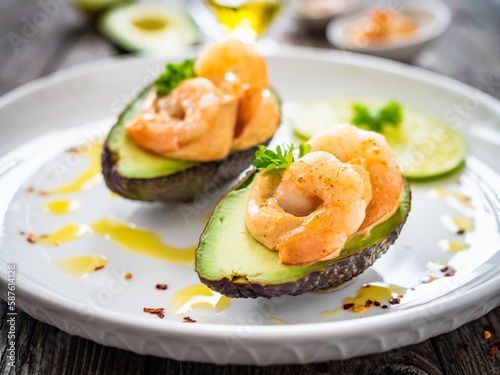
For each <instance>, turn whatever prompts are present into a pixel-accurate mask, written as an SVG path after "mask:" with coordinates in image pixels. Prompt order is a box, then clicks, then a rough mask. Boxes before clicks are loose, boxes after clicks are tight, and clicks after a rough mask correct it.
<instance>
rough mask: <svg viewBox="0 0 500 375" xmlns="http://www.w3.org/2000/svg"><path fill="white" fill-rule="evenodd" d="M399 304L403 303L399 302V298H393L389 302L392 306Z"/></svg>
mask: <svg viewBox="0 0 500 375" xmlns="http://www.w3.org/2000/svg"><path fill="white" fill-rule="evenodd" d="M399 302H401V301H400V300H399V298H393V299H391V300H390V301H389V303H390V304H391V305H397V304H399Z"/></svg>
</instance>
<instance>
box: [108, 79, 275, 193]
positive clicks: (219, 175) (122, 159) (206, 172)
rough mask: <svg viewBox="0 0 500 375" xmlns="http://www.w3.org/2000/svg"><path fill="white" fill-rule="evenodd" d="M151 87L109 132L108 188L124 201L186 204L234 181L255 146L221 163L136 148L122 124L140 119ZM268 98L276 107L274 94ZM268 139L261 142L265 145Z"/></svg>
mask: <svg viewBox="0 0 500 375" xmlns="http://www.w3.org/2000/svg"><path fill="white" fill-rule="evenodd" d="M152 89H153V86H149V87H147V88H146V89H145V90H144V91H143V92H142V93H141V94H139V96H138V97H137V98H136V99H135V100H134V101H133V102H132V103H130V104H129V105H128V106H127V108H125V110H124V111H123V113H122V114H121V115H120V117H119V118H118V121H117V123H116V124H115V125H114V126H113V127H112V129H111V130H110V132H109V135H108V138H107V140H106V142H105V144H104V147H103V152H102V157H101V158H102V173H103V175H104V180H105V182H106V185H107V186H108V188H109V189H110V190H111V191H113V192H115V193H117V194H119V195H121V196H123V197H125V198H128V199H133V200H142V201H162V202H189V201H192V200H193V199H195V197H196V196H197V195H203V193H204V191H205V190H207V193H208V194H211V192H213V189H214V187H215V188H221V187H222V185H224V184H225V183H227V182H229V181H231V180H233V179H235V178H236V177H238V175H239V174H240V173H241V172H242V171H243V170H245V169H246V168H248V166H249V165H250V164H251V163H252V161H253V160H254V159H255V152H256V151H257V149H258V146H259V145H255V146H254V147H251V148H249V149H247V150H242V151H236V152H232V153H230V154H229V155H227V156H226V157H225V158H224V159H221V160H216V161H211V162H193V161H184V160H176V159H171V158H167V157H166V156H162V155H158V154H155V153H153V152H150V151H147V150H145V149H143V148H141V147H139V146H137V145H136V144H135V143H134V141H133V140H132V138H131V137H130V136H129V135H128V133H127V130H126V129H125V124H126V123H127V122H128V121H130V120H133V119H134V118H136V117H137V116H139V115H140V113H141V111H142V105H143V103H144V101H145V99H146V97H147V95H148V94H149V93H150V92H151V90H152ZM272 94H273V96H274V98H275V100H276V103H278V106H279V105H280V101H279V99H278V96H277V94H276V93H275V92H274V91H272ZM270 141H271V138H269V139H267V140H266V141H264V142H262V144H263V145H268V144H269V142H270Z"/></svg>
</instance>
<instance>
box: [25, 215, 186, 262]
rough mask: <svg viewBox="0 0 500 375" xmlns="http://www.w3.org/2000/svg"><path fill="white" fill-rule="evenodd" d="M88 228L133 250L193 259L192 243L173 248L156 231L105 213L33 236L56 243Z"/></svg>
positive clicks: (41, 241) (170, 258)
mask: <svg viewBox="0 0 500 375" xmlns="http://www.w3.org/2000/svg"><path fill="white" fill-rule="evenodd" d="M88 232H93V233H94V234H96V235H99V236H104V237H106V238H107V239H109V240H110V241H112V242H114V243H115V244H117V245H119V246H120V247H121V248H123V249H125V250H128V251H132V252H134V253H138V254H141V255H145V256H149V257H152V258H157V259H161V260H165V261H168V262H171V263H176V264H180V265H192V264H193V263H194V250H195V248H196V246H189V247H187V248H177V247H174V246H170V245H167V244H164V243H163V242H162V239H161V237H160V236H159V235H158V234H156V233H154V232H152V231H149V230H147V229H142V228H137V227H136V226H135V225H134V224H129V223H125V222H122V221H119V220H117V219H114V218H112V217H106V218H104V219H101V220H98V221H95V222H93V223H91V224H89V225H84V224H83V225H82V224H67V225H64V226H63V227H61V228H59V229H57V230H56V231H54V232H53V233H50V234H46V235H41V236H35V238H34V243H37V244H39V245H46V246H59V245H60V244H62V243H64V242H70V241H74V240H77V239H79V238H81V237H83V236H84V235H85V234H87V233H88Z"/></svg>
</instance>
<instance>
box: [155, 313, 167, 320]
mask: <svg viewBox="0 0 500 375" xmlns="http://www.w3.org/2000/svg"><path fill="white" fill-rule="evenodd" d="M156 315H158V318H160V319H163V318H164V317H165V314H162V313H156Z"/></svg>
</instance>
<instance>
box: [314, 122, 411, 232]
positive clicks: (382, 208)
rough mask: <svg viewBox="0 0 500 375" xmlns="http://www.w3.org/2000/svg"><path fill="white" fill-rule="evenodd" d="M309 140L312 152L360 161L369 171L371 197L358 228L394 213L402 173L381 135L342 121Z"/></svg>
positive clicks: (345, 160)
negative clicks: (342, 123)
mask: <svg viewBox="0 0 500 375" xmlns="http://www.w3.org/2000/svg"><path fill="white" fill-rule="evenodd" d="M308 143H309V144H310V145H311V150H312V151H327V152H330V153H331V154H333V155H335V156H336V157H337V158H338V159H339V160H340V161H341V162H343V163H350V164H360V165H361V166H362V167H363V168H364V169H366V171H367V172H368V174H369V176H370V182H371V190H372V194H371V195H372V198H371V200H370V203H369V204H368V207H367V208H366V218H365V220H364V221H363V224H362V225H361V227H360V229H365V228H368V227H370V226H372V225H373V224H374V223H376V222H378V221H380V220H381V219H383V218H385V217H387V216H388V215H390V214H392V213H393V212H394V210H395V209H396V208H397V206H398V204H397V203H398V202H399V200H400V199H401V186H402V184H403V175H402V174H401V170H400V169H399V166H398V165H397V163H396V156H395V155H394V153H393V152H392V150H391V147H390V146H389V144H388V143H387V141H386V140H385V138H384V136H383V135H381V134H379V133H375V132H372V131H366V130H362V129H359V128H357V127H356V126H353V125H347V124H344V125H337V126H335V128H333V129H332V130H329V131H326V132H324V133H322V134H319V135H316V136H314V137H312V138H311V139H310V140H309V142H308ZM361 174H362V173H361Z"/></svg>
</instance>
